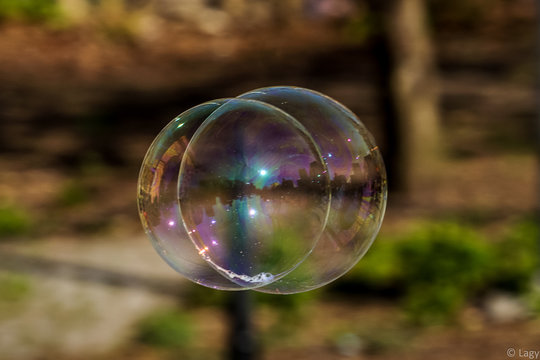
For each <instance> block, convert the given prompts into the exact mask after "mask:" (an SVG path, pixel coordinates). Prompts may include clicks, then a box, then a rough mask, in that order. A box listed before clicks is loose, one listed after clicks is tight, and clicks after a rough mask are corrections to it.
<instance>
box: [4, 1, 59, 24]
mask: <svg viewBox="0 0 540 360" xmlns="http://www.w3.org/2000/svg"><path fill="white" fill-rule="evenodd" d="M60 15H61V12H60V8H59V6H58V3H57V1H56V0H0V20H5V19H13V20H21V21H31V22H44V21H51V20H56V19H58V18H60Z"/></svg>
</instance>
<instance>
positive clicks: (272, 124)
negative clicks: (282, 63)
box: [138, 87, 386, 294]
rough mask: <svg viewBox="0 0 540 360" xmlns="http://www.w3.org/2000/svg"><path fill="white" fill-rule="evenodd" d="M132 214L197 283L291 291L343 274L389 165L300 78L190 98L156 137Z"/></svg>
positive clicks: (372, 221)
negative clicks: (291, 83)
mask: <svg viewBox="0 0 540 360" xmlns="http://www.w3.org/2000/svg"><path fill="white" fill-rule="evenodd" d="M138 204H139V212H140V215H141V220H142V223H143V226H144V228H145V230H146V232H147V234H148V235H149V236H150V238H151V240H152V243H153V245H154V247H155V248H156V250H157V251H158V253H159V254H160V255H161V256H162V257H163V258H164V259H165V261H167V262H168V263H169V264H170V265H171V266H172V267H173V268H174V269H175V270H177V271H178V272H179V273H181V274H182V275H184V276H185V277H187V278H188V279H190V280H192V281H194V282H197V283H199V284H201V285H205V286H209V287H213V288H216V289H223V290H241V289H255V290H258V291H262V292H272V293H283V294H287V293H296V292H301V291H308V290H311V289H314V288H317V287H320V286H323V285H325V284H327V283H329V282H331V281H333V280H335V279H336V278H338V277H339V276H341V275H343V274H344V273H345V272H347V271H348V270H349V269H350V268H351V267H352V266H353V265H354V264H355V263H356V262H357V261H358V260H359V259H360V258H361V257H362V255H363V254H364V253H365V252H366V251H367V249H368V248H369V246H370V245H371V243H372V241H373V239H374V238H375V236H376V234H377V232H378V230H379V227H380V224H381V222H382V218H383V215H384V209H385V205H386V175H385V171H384V166H383V162H382V158H381V156H380V153H379V151H378V148H377V146H376V145H375V144H374V142H373V139H372V138H371V135H370V134H369V133H368V131H367V130H366V128H365V127H364V126H363V125H362V123H361V122H360V121H359V120H358V118H357V117H356V116H355V115H354V114H352V113H351V112H350V111H349V110H347V109H346V108H345V107H344V106H343V105H341V104H339V103H338V102H336V101H334V100H332V99H330V98H328V97H326V96H324V95H322V94H319V93H317V92H314V91H311V90H307V89H301V88H295V87H270V88H264V89H258V90H254V91H251V92H248V93H245V94H243V95H240V96H238V97H237V98H232V99H222V100H216V101H212V102H208V103H205V104H201V105H199V106H196V107H194V108H192V109H190V110H188V111H186V112H185V113H183V114H181V115H180V116H178V117H177V118H176V119H174V120H173V121H172V122H171V123H169V124H168V125H167V126H166V127H165V129H164V130H163V131H162V132H161V133H160V134H159V135H158V136H157V137H156V139H155V141H154V142H153V144H152V145H151V146H150V149H149V150H148V153H147V155H146V157H145V159H144V162H143V166H142V168H141V173H140V177H139V190H138Z"/></svg>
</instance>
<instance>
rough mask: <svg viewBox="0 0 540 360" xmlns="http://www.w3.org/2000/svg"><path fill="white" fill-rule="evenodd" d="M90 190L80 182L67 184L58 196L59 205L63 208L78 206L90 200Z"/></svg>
mask: <svg viewBox="0 0 540 360" xmlns="http://www.w3.org/2000/svg"><path fill="white" fill-rule="evenodd" d="M90 197H91V194H90V189H88V187H87V186H85V185H84V184H82V183H81V182H78V181H70V182H68V183H66V184H65V185H64V186H63V187H62V188H61V189H60V193H59V194H58V203H59V204H60V205H61V206H67V207H70V206H77V205H81V204H84V203H87V202H88V201H89V200H90Z"/></svg>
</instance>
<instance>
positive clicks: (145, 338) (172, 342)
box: [136, 310, 195, 348]
mask: <svg viewBox="0 0 540 360" xmlns="http://www.w3.org/2000/svg"><path fill="white" fill-rule="evenodd" d="M194 336H195V329H194V324H193V320H192V319H191V318H190V317H189V316H187V315H186V314H185V313H183V312H180V311H178V310H159V311H156V312H154V313H152V314H150V315H148V316H147V317H145V318H144V319H142V320H141V322H140V323H139V326H138V330H137V336H136V339H137V341H139V342H141V343H143V344H146V345H151V346H156V347H162V348H182V347H186V346H189V344H190V343H191V340H192V339H193V338H194Z"/></svg>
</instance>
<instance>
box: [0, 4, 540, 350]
mask: <svg viewBox="0 0 540 360" xmlns="http://www.w3.org/2000/svg"><path fill="white" fill-rule="evenodd" d="M537 28H538V25H537V20H536V9H535V2H534V1H533V0H455V1H444V0H385V1H381V0H379V1H377V0H0V168H1V171H0V359H15V360H17V359H40V360H48V359H55V360H62V359H75V360H77V359H103V360H109V359H115V360H122V359H130V360H150V359H188V360H189V359H194V360H197V359H201V360H202V359H204V360H212V359H226V358H227V356H228V354H229V349H230V347H231V340H230V329H231V319H230V317H229V315H228V313H229V312H228V310H227V304H228V303H230V299H229V295H228V294H227V293H222V292H216V291H212V290H208V289H206V288H203V287H201V286H197V285H193V284H191V283H189V282H188V281H185V280H183V279H182V278H181V277H180V276H179V275H178V274H176V273H175V272H174V271H173V270H172V269H170V268H169V267H168V266H167V265H166V264H165V263H164V262H163V261H162V260H161V259H160V258H159V256H158V255H157V254H156V253H155V251H154V250H153V249H152V247H151V245H150V242H149V241H148V240H147V239H146V238H145V236H144V233H143V231H142V227H141V226H140V224H139V219H138V214H137V209H136V203H135V194H136V181H137V176H138V169H139V166H140V164H141V162H142V158H143V156H144V153H145V151H146V149H147V148H148V147H149V145H150V143H151V141H152V140H153V138H154V137H155V136H156V135H157V133H158V132H159V130H160V129H161V128H163V127H164V126H165V125H166V124H167V123H168V122H169V121H170V120H171V119H173V118H174V117H175V116H176V115H178V114H179V113H181V112H183V111H184V110H186V109H188V108H190V107H192V106H194V105H197V104H199V103H201V102H204V101H207V100H211V99H215V98H222V97H229V96H236V95H238V94H241V93H243V92H245V91H248V90H251V89H255V88H258V87H263V86H270V85H296V86H302V87H307V88H310V89H314V90H317V91H320V92H323V93H325V94H327V95H329V96H331V97H333V98H335V99H337V100H338V101H340V102H342V103H343V104H345V105H346V106H347V107H349V108H350V109H351V110H352V111H353V112H355V113H356V114H357V115H358V116H359V117H360V119H361V120H362V121H363V122H364V123H365V124H366V126H367V127H368V128H369V129H370V131H371V132H372V133H373V135H374V137H375V139H376V141H377V143H378V144H379V145H380V147H381V149H382V151H383V154H384V156H385V161H386V164H387V170H388V172H389V186H390V194H389V202H388V209H387V215H386V218H385V221H384V223H383V227H382V230H381V233H380V235H379V237H378V239H377V240H376V241H375V243H374V244H373V246H372V248H371V249H370V251H369V252H368V254H367V255H366V256H365V258H364V259H363V260H361V261H360V263H359V264H358V265H357V266H356V267H355V268H354V269H353V270H352V271H351V272H350V273H349V274H347V275H346V276H345V277H344V278H342V279H340V280H339V281H337V282H336V283H334V284H331V285H329V286H326V287H325V288H323V289H320V290H317V291H313V292H309V293H304V294H299V295H292V296H275V295H274V296H270V295H264V296H263V295H261V294H253V297H254V299H253V311H252V318H251V319H252V322H253V336H254V338H255V340H256V342H255V343H256V345H255V347H254V349H255V350H254V351H253V353H254V354H256V356H257V357H256V358H257V359H276V358H279V359H282V360H288V359H295V360H301V359H310V360H316V359H424V358H429V359H479V358H481V359H505V358H507V349H508V348H514V349H516V351H519V350H520V349H522V350H534V351H539V350H540V343H539V342H538V339H539V338H540V320H539V319H540V317H539V316H538V314H540V280H539V278H538V273H537V269H538V266H539V259H540V248H539V244H540V235H539V229H538V221H537V210H538V203H539V196H538V181H537V157H536V150H537V145H536V143H537V139H536V136H537V135H536V134H537V133H538V129H539V128H538V126H537V125H536V124H537V117H538V115H537V101H538V100H537V93H536V78H537V68H538V60H537V56H536V42H537V39H536V34H537ZM248 352H249V349H248Z"/></svg>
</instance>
